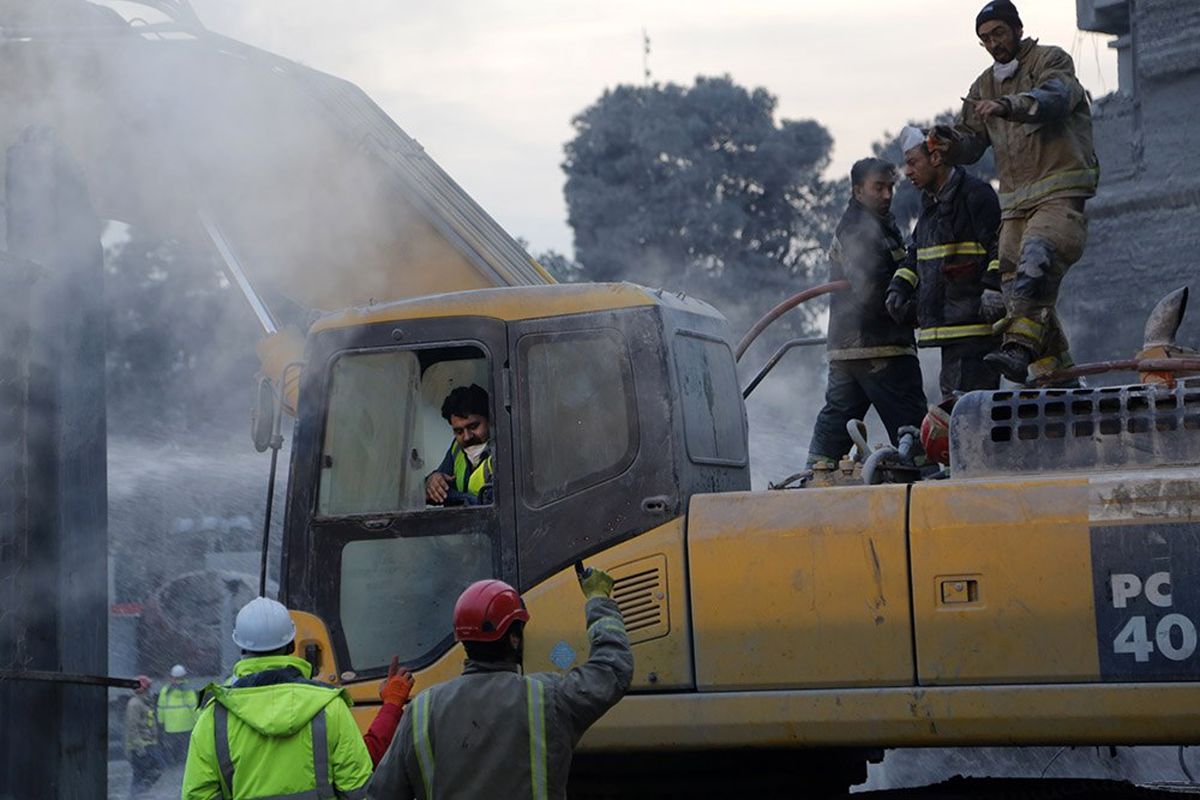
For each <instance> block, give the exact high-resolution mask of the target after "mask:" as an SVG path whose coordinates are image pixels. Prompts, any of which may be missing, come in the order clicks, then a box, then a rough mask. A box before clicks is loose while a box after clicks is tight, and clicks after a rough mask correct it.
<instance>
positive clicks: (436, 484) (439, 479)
mask: <svg viewBox="0 0 1200 800" xmlns="http://www.w3.org/2000/svg"><path fill="white" fill-rule="evenodd" d="M449 496H450V481H449V480H447V479H446V476H445V475H443V474H442V473H440V472H435V473H433V474H432V475H430V476H429V477H428V478H426V479H425V499H426V500H428V501H429V502H431V503H433V504H435V505H441V504H442V503H444V502H446V498H447V497H449Z"/></svg>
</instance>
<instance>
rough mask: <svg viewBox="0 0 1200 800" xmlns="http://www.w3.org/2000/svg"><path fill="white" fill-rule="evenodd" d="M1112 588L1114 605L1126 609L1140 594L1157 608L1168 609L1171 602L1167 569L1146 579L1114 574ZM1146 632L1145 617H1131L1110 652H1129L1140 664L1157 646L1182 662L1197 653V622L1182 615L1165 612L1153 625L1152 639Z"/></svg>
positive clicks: (1147, 629)
mask: <svg viewBox="0 0 1200 800" xmlns="http://www.w3.org/2000/svg"><path fill="white" fill-rule="evenodd" d="M1111 587H1112V604H1113V608H1126V607H1127V606H1128V605H1129V602H1130V601H1131V600H1136V599H1137V598H1138V597H1139V596H1142V597H1145V598H1146V600H1147V601H1148V602H1149V603H1150V604H1151V605H1152V606H1155V607H1156V608H1170V607H1171V606H1172V605H1173V603H1174V600H1173V598H1172V596H1171V573H1169V572H1155V573H1154V574H1152V575H1150V577H1148V578H1146V580H1145V581H1143V580H1142V579H1141V578H1139V577H1138V576H1137V575H1132V574H1128V573H1123V574H1117V575H1113V576H1112V578H1111ZM1149 633H1150V631H1149V624H1148V622H1147V619H1146V617H1145V616H1135V617H1130V619H1129V621H1128V622H1126V623H1125V625H1124V626H1122V628H1121V630H1120V632H1119V633H1117V635H1116V637H1115V638H1114V639H1113V652H1114V653H1117V654H1119V655H1132V656H1133V660H1134V661H1137V662H1139V663H1145V662H1148V661H1149V660H1150V656H1151V655H1153V653H1154V649H1155V646H1156V645H1157V647H1158V652H1159V653H1161V654H1162V655H1163V656H1165V657H1166V658H1168V659H1170V660H1171V661H1183V660H1184V659H1187V658H1190V657H1191V656H1192V655H1193V654H1194V653H1195V652H1196V645H1197V636H1196V625H1195V623H1193V622H1192V620H1191V619H1190V618H1189V617H1187V616H1185V615H1183V614H1167V615H1166V616H1165V617H1163V618H1162V619H1160V620H1159V621H1158V624H1157V625H1156V626H1155V628H1154V640H1153V641H1151V640H1150V635H1149Z"/></svg>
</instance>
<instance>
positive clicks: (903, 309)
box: [883, 276, 914, 325]
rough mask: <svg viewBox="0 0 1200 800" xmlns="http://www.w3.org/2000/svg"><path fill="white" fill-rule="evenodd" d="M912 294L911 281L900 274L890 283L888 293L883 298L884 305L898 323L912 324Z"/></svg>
mask: <svg viewBox="0 0 1200 800" xmlns="http://www.w3.org/2000/svg"><path fill="white" fill-rule="evenodd" d="M912 296H913V285H912V284H911V283H909V282H908V281H906V280H904V279H903V278H901V277H899V276H897V277H894V278H892V282H891V283H890V284H888V290H887V295H885V296H884V299H883V307H884V308H885V309H887V313H888V316H889V317H891V318H892V319H893V320H894V321H895V322H896V324H897V325H905V324H912V322H913V321H914V320H913V316H914V315H913V311H914V309H913V305H912Z"/></svg>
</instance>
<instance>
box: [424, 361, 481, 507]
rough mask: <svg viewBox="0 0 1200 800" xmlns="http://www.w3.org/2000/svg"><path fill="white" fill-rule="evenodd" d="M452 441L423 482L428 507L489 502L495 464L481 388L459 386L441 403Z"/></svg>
mask: <svg viewBox="0 0 1200 800" xmlns="http://www.w3.org/2000/svg"><path fill="white" fill-rule="evenodd" d="M442 418H443V419H444V420H446V422H448V423H450V430H451V431H452V432H453V433H454V441H453V442H451V443H450V448H449V449H448V450H447V451H446V456H445V458H443V459H442V463H441V464H439V465H438V468H437V469H435V470H434V471H433V472H431V473H430V474H429V476H428V477H427V478H426V479H425V501H426V502H427V503H429V504H431V505H476V504H478V503H481V502H482V503H488V502H490V499H489V495H490V493H491V486H492V475H493V472H494V469H495V461H494V458H493V453H492V450H491V444H490V435H491V433H490V430H489V410H488V393H487V391H485V390H484V389H483V388H482V387H481V386H478V385H477V384H474V383H472V384H471V385H470V386H459V387H458V388H456V389H454V390H453V391H451V392H450V394H448V395H447V396H446V399H445V401H443V403H442Z"/></svg>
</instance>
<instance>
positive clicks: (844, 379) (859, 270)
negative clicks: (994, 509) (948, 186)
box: [808, 158, 925, 467]
mask: <svg viewBox="0 0 1200 800" xmlns="http://www.w3.org/2000/svg"><path fill="white" fill-rule="evenodd" d="M850 182H851V184H852V191H853V195H852V196H851V198H850V204H849V206H848V207H847V209H846V213H845V214H843V215H842V219H841V221H840V222H839V223H838V226H837V230H836V233H835V236H834V241H833V245H832V247H831V248H830V252H829V261H830V269H829V277H830V280H841V279H844V280H846V281H849V283H850V290H849V291H846V292H839V293H837V294H835V295H833V298H832V299H831V300H830V303H829V336H828V339H829V343H828V352H827V356H828V358H829V382H828V386H827V388H826V391H825V407H824V408H822V409H821V412H820V414H818V415H817V422H816V426H815V428H814V430H813V436H812V442H811V443H810V445H809V448H808V465H809V466H810V467H811V466H814V465H817V464H821V463H832V464H837V463H838V461H840V460H841V457H842V456H843V455H845V454H846V453H847V452H848V451H849V450H850V445H851V439H850V434H849V433H847V432H846V423H847V422H849V421H850V420H853V419H862V418H863V417H864V416H865V415H866V413H867V411H868V410H869V409H870V408H871V406H874V407H875V410H876V411H877V412H878V413H879V416H880V418H881V419H882V420H883V424H884V427H886V428H887V432H888V436H889V437H891V440H892V443H893V444H895V443H897V440H898V434H897V431H898V430H899V429H900V428H901V427H903V426H906V425H911V426H913V427H917V426H919V425H920V424H921V419H922V418H923V417H924V416H925V392H924V389H923V388H922V385H921V366H920V363H919V362H918V361H917V349H916V344H915V342H914V340H913V332H912V326H911V325H900V324H897V323H896V321H895V320H893V319H892V318H891V316H889V314H888V312H887V309H886V307H885V305H884V301H885V298H886V294H887V290H888V285H889V283H890V282H891V279H892V276H893V275H895V273H896V270H897V269H898V268H899V267H900V266H901V264H903V262H904V258H905V250H904V244H903V239H902V238H901V236H900V231H899V230H898V229H897V228H896V222H895V220H894V219H893V218H892V211H891V208H892V191H893V188H894V186H895V183H896V168H895V167H894V166H892V165H891V164H889V163H888V162H886V161H883V160H881V159H878V158H865V159H863V160H861V161H859V162H857V163H856V164H855V165H854V166H853V167H852V168H851V170H850Z"/></svg>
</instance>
